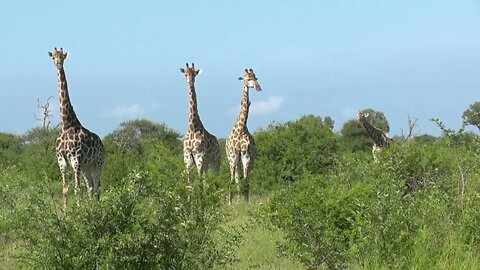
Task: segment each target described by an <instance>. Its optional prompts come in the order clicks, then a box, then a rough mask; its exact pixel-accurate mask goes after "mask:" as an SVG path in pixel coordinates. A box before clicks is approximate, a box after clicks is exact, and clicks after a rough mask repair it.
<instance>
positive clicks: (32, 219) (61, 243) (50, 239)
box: [0, 172, 239, 269]
mask: <svg viewBox="0 0 480 270" xmlns="http://www.w3.org/2000/svg"><path fill="white" fill-rule="evenodd" d="M168 181H171V180H168ZM164 182H167V181H166V180H165V179H162V178H160V179H156V178H150V177H149V176H148V173H144V172H137V173H135V172H134V173H131V174H130V175H129V176H128V177H126V178H124V179H123V180H122V181H121V182H119V183H118V185H117V186H116V187H113V188H110V189H108V190H106V191H105V192H103V193H102V196H101V198H100V200H99V201H97V200H94V199H87V198H82V199H81V203H80V206H76V204H75V202H76V201H75V200H70V202H71V203H70V204H69V206H68V211H67V213H66V214H63V213H62V212H61V210H60V207H59V201H60V199H59V196H58V195H57V192H56V191H53V190H52V189H51V187H48V186H44V185H41V184H32V185H31V186H29V187H27V188H26V189H24V188H23V185H24V184H23V183H22V181H16V183H17V184H16V185H13V186H9V187H7V188H3V190H2V194H17V197H16V201H15V202H14V203H8V204H7V202H11V198H9V197H10V196H7V195H5V196H3V197H2V198H1V199H2V200H1V203H2V205H3V212H2V220H1V221H2V223H1V225H2V227H0V228H2V235H9V237H10V239H9V241H15V242H16V243H18V245H19V247H18V254H17V257H16V258H17V259H18V263H19V264H20V263H21V264H25V265H28V267H32V268H40V269H52V268H55V269H88V268H90V269H91V268H92V267H94V266H95V265H98V266H100V268H107V269H151V268H160V269H209V268H212V267H214V266H216V267H222V268H224V267H228V266H229V265H231V264H232V263H233V261H234V259H235V257H234V251H235V248H236V247H237V245H238V244H239V240H235V239H239V235H237V234H236V233H235V232H234V231H232V230H226V229H224V228H222V227H221V226H220V225H221V224H222V223H223V222H224V218H225V215H224V213H223V212H222V211H221V210H220V205H221V204H220V202H221V200H220V198H222V196H220V194H218V193H215V192H203V191H202V190H201V189H200V188H196V189H194V194H192V196H191V199H190V200H187V190H186V189H185V187H184V186H176V187H172V186H170V187H169V186H165V185H164V184H163V183H164ZM177 182H178V181H177ZM147 186H148V188H147ZM19 189H20V190H19Z"/></svg>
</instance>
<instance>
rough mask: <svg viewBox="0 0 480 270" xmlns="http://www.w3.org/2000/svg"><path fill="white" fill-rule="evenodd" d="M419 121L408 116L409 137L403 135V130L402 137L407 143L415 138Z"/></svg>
mask: <svg viewBox="0 0 480 270" xmlns="http://www.w3.org/2000/svg"><path fill="white" fill-rule="evenodd" d="M417 121H418V119H417V118H415V117H410V115H408V134H407V136H405V135H404V134H403V129H402V130H401V131H402V137H404V138H405V141H411V140H412V139H413V137H415V129H416V128H417Z"/></svg>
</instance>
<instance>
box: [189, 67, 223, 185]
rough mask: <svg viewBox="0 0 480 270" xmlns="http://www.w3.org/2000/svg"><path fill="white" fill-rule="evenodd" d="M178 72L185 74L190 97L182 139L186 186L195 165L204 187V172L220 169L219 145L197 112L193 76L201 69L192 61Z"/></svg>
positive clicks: (216, 171) (190, 181) (190, 182)
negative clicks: (185, 127) (185, 130)
mask: <svg viewBox="0 0 480 270" xmlns="http://www.w3.org/2000/svg"><path fill="white" fill-rule="evenodd" d="M180 72H182V73H183V74H185V78H186V79H187V84H188V90H189V91H188V94H189V98H190V105H189V118H188V130H187V133H186V134H185V138H184V140H183V159H184V162H185V166H186V173H187V179H188V186H189V187H190V188H193V174H192V170H193V168H194V166H196V167H197V171H198V174H199V175H200V176H201V177H202V180H203V185H204V187H205V185H206V183H205V181H204V179H203V176H204V174H205V173H206V172H207V171H208V170H209V169H212V170H213V171H214V172H215V173H216V174H218V173H219V171H220V161H221V157H220V146H219V144H218V140H217V137H215V136H214V135H212V134H210V133H209V132H208V131H207V130H206V129H205V127H204V126H203V124H202V121H201V120H200V116H199V114H198V108H197V95H196V93H195V77H196V76H197V75H199V74H200V73H202V70H201V69H200V70H196V69H195V64H194V63H192V67H189V66H188V63H187V64H186V68H180Z"/></svg>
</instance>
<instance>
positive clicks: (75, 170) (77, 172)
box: [71, 158, 82, 206]
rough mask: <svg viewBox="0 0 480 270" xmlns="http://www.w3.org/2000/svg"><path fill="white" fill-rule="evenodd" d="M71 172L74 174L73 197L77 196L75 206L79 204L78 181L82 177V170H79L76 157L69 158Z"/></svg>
mask: <svg viewBox="0 0 480 270" xmlns="http://www.w3.org/2000/svg"><path fill="white" fill-rule="evenodd" d="M71 164H72V168H73V173H74V174H75V190H74V191H75V197H77V206H80V181H81V178H82V171H81V170H80V163H79V161H78V159H77V158H73V159H72V160H71Z"/></svg>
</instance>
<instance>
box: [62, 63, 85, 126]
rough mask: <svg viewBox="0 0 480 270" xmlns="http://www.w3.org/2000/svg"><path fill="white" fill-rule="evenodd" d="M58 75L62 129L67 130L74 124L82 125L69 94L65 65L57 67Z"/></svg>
mask: <svg viewBox="0 0 480 270" xmlns="http://www.w3.org/2000/svg"><path fill="white" fill-rule="evenodd" d="M57 75H58V89H59V96H60V119H61V127H62V130H66V129H68V128H70V127H72V126H81V124H80V121H79V120H78V118H77V116H76V114H75V111H74V110H73V106H72V104H71V103H70V96H69V94H68V86H67V77H66V76H65V71H64V69H63V67H61V68H58V69H57Z"/></svg>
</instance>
